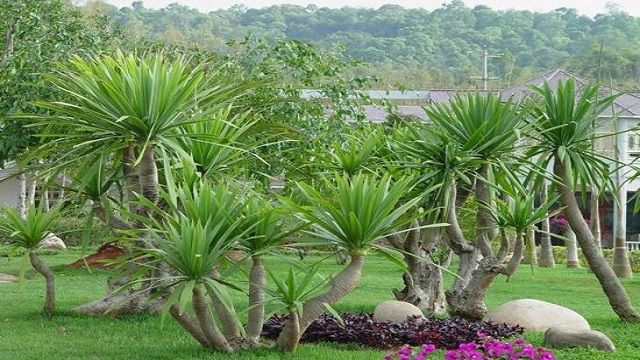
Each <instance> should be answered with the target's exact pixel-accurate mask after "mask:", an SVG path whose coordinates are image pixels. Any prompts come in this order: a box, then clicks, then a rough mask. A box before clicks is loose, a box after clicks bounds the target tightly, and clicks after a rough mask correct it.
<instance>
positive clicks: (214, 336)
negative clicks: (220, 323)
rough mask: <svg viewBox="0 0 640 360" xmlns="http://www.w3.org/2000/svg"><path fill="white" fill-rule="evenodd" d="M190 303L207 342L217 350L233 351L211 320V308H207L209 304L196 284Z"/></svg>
mask: <svg viewBox="0 0 640 360" xmlns="http://www.w3.org/2000/svg"><path fill="white" fill-rule="evenodd" d="M192 305H193V312H194V313H195V315H196V318H197V319H198V324H200V329H202V332H203V334H204V336H205V338H206V339H207V342H208V343H209V344H211V345H212V347H213V348H214V349H216V350H219V351H224V352H233V348H232V347H231V345H229V343H228V342H227V339H225V337H224V336H223V335H222V333H221V332H220V329H218V327H217V326H216V323H215V322H214V320H213V315H212V314H211V310H209V305H207V301H206V299H205V296H204V294H203V293H202V290H200V288H199V287H198V286H194V287H193V291H192Z"/></svg>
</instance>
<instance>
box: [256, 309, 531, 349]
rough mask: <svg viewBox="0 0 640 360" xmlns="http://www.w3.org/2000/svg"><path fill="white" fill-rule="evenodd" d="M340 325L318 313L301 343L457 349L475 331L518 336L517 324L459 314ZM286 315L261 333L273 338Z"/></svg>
mask: <svg viewBox="0 0 640 360" xmlns="http://www.w3.org/2000/svg"><path fill="white" fill-rule="evenodd" d="M340 317H341V318H342V321H343V324H341V323H340V321H338V319H336V318H335V317H334V316H332V315H329V314H324V315H321V316H320V317H319V318H318V319H316V320H315V321H314V322H313V323H312V324H311V326H309V328H308V329H307V330H306V331H305V333H304V334H303V335H302V338H301V340H300V341H301V342H307V343H312V342H336V343H352V344H360V345H362V346H366V347H370V348H374V349H392V348H397V347H399V346H402V345H405V344H406V345H410V346H419V345H422V344H433V345H435V346H436V347H437V348H438V349H457V348H458V346H459V345H460V344H463V343H469V342H472V341H476V340H479V337H478V336H479V335H478V334H484V335H485V336H490V337H491V338H494V339H502V338H509V337H513V336H517V335H521V334H522V333H523V332H524V329H523V328H522V327H519V326H509V325H505V324H493V323H491V322H487V321H468V320H464V319H462V318H459V317H451V318H446V319H438V318H434V317H428V318H424V319H423V320H422V321H420V319H417V318H416V319H409V321H407V322H404V323H400V324H397V323H387V322H378V321H374V320H373V316H372V314H367V313H356V314H351V313H343V314H340ZM287 318H288V316H287V315H274V316H272V317H271V318H269V319H268V320H267V322H266V323H265V324H264V326H263V328H262V329H263V331H262V335H263V336H264V337H265V338H267V339H276V338H277V337H278V335H279V334H280V331H282V328H283V326H284V323H285V321H286V320H287Z"/></svg>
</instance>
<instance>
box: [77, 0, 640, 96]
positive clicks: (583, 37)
mask: <svg viewBox="0 0 640 360" xmlns="http://www.w3.org/2000/svg"><path fill="white" fill-rule="evenodd" d="M85 7H87V8H89V7H90V8H91V9H93V10H95V9H97V8H101V9H102V11H104V12H106V13H107V14H108V16H109V17H110V18H111V19H112V20H113V21H116V22H117V23H119V24H121V25H122V26H123V29H124V30H125V31H126V32H127V33H128V34H130V36H131V37H143V38H147V39H150V40H153V41H161V42H169V43H183V44H197V45H199V46H201V47H204V48H207V49H211V50H216V51H224V49H225V43H226V42H227V41H228V40H230V39H238V38H242V37H244V36H246V35H248V34H255V35H259V36H266V37H270V38H282V37H288V38H294V39H299V40H302V41H305V42H310V43H313V44H317V45H319V46H323V47H328V48H334V47H336V46H337V45H338V44H342V45H343V46H344V49H345V50H344V53H345V54H346V55H348V56H350V57H352V58H355V59H360V60H362V61H363V62H365V63H366V65H364V66H363V69H362V70H361V71H368V72H373V73H375V74H377V75H378V76H379V77H381V79H382V80H383V82H384V83H386V84H389V85H395V84H400V85H402V86H405V87H414V88H415V87H425V86H430V87H436V86H437V87H461V86H464V87H469V86H479V85H480V83H479V82H478V81H476V80H472V79H471V77H472V76H480V75H482V67H483V56H482V53H483V49H486V50H487V54H489V55H496V57H490V58H488V61H487V67H488V71H489V74H490V75H491V76H495V77H498V78H499V80H496V81H499V82H500V83H496V82H492V83H491V86H492V87H495V86H506V85H508V84H512V83H515V82H518V81H522V80H524V79H526V78H528V77H531V76H532V75H533V74H538V73H540V72H543V71H547V70H550V69H556V68H564V69H567V70H569V71H572V72H575V73H578V74H581V75H583V76H586V77H590V78H594V79H595V78H599V79H603V80H606V81H607V82H609V81H613V82H614V83H615V84H617V85H619V86H622V87H628V88H632V87H637V85H636V84H637V83H638V81H640V47H639V46H638V45H639V44H640V18H636V17H633V16H630V15H628V14H627V13H625V12H622V11H618V10H615V9H614V10H610V12H609V13H608V14H603V15H597V16H596V17H595V18H589V17H587V16H580V15H578V13H577V12H576V10H575V9H568V8H559V9H556V10H555V11H553V12H548V13H535V12H530V11H515V10H508V11H497V10H493V9H491V8H489V7H487V6H482V5H480V6H476V7H473V8H470V7H467V6H466V5H464V3H463V2H462V1H459V0H454V1H452V2H451V3H450V4H447V5H443V6H442V7H441V8H438V9H436V10H434V11H427V10H420V9H405V8H403V7H401V6H397V5H386V6H383V7H381V8H379V9H377V10H374V9H361V8H351V7H343V8H340V9H334V8H323V7H317V6H307V7H302V6H297V5H281V6H271V7H266V8H263V9H247V8H245V7H242V6H236V7H233V8H230V9H229V10H218V11H212V12H210V13H208V14H205V13H201V12H198V11H197V10H194V9H190V8H188V7H185V6H181V5H178V4H172V5H169V6H168V7H167V8H165V9H161V10H151V9H147V8H144V6H143V5H142V2H140V1H139V2H134V3H133V6H132V7H129V8H122V9H117V8H115V7H113V6H111V5H106V4H103V3H92V4H90V5H85ZM498 55H499V57H497V56H498Z"/></svg>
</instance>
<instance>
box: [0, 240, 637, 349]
mask: <svg viewBox="0 0 640 360" xmlns="http://www.w3.org/2000/svg"><path fill="white" fill-rule="evenodd" d="M80 256H81V253H80V251H79V250H67V251H62V252H58V253H55V254H49V255H44V256H43V259H44V261H45V262H46V263H47V264H49V265H50V266H52V267H53V268H54V271H55V273H56V276H57V290H58V297H57V300H58V301H57V309H58V314H57V315H56V316H54V317H53V318H50V319H48V318H43V317H42V316H41V315H40V312H41V310H42V305H43V301H44V281H43V279H42V278H41V277H40V276H39V274H37V273H35V272H33V271H31V270H29V271H27V273H26V280H24V281H23V282H21V283H0V359H34V360H35V359H38V360H39V359H50V360H56V359H61V360H62V359H65V360H70V359H90V360H103V359H104V360H107V359H109V360H111V359H127V360H128V359H265V360H271V359H282V358H300V359H354V360H358V359H382V358H383V356H384V355H385V354H387V353H389V351H374V350H368V349H362V348H360V347H358V346H345V345H335V344H304V345H302V346H301V347H300V348H299V351H298V352H297V353H296V354H295V355H287V354H282V353H280V352H278V351H277V350H272V349H262V350H255V351H248V352H239V353H237V354H220V353H215V352H211V351H208V350H204V349H202V348H201V347H200V346H199V345H198V344H197V343H196V342H195V341H194V340H192V339H191V337H190V336H189V335H188V334H186V333H185V332H184V331H183V330H182V329H180V328H179V327H178V326H177V325H176V324H175V323H174V322H173V320H172V319H171V318H170V317H167V318H165V319H164V320H163V319H162V317H161V316H159V315H139V316H126V317H119V318H108V317H87V316H81V315H78V314H74V313H73V312H72V311H71V309H73V308H74V307H76V306H78V305H81V304H84V303H86V302H88V301H91V300H94V299H97V298H99V297H100V296H102V295H103V294H104V291H105V290H106V281H107V278H108V277H109V276H112V275H114V273H113V272H112V271H105V270H95V269H93V270H88V269H84V268H83V269H74V270H69V269H65V268H64V267H63V266H62V265H64V264H68V263H71V262H73V261H75V260H76V259H78V258H79V257H80ZM318 259H319V257H315V256H312V257H311V260H318ZM268 264H269V265H270V266H271V267H273V268H275V269H276V270H277V271H279V270H282V271H284V270H285V267H284V266H283V265H282V261H278V260H277V259H268ZM21 266H22V264H21V259H17V258H14V259H12V260H11V261H9V259H7V258H0V272H5V273H14V274H16V273H18V271H19V270H20V268H21ZM340 268H341V266H340V265H337V264H336V263H335V261H334V260H333V258H328V259H327V261H326V262H325V264H324V266H323V268H322V272H323V273H324V274H331V273H335V272H337V271H339V270H340ZM227 276H234V277H236V278H237V279H238V281H242V280H241V279H243V276H242V275H241V274H240V271H238V270H229V271H228V274H227ZM450 280H451V279H450V278H449V279H447V281H450ZM622 282H623V284H624V285H625V286H626V288H627V291H628V293H629V295H630V297H631V298H632V301H633V302H634V305H635V306H636V308H638V309H640V280H639V279H623V280H622ZM401 287H402V281H401V272H400V271H399V270H398V269H396V268H394V267H393V265H391V264H390V263H388V262H386V261H385V260H384V259H382V258H380V257H376V256H371V257H369V258H368V259H367V262H366V264H365V271H364V274H363V278H362V281H361V284H360V286H359V287H358V289H357V290H355V291H354V292H353V293H351V294H349V295H348V296H347V297H346V298H345V299H343V300H342V301H341V302H340V303H339V304H337V305H336V306H335V308H336V310H338V311H350V312H356V311H360V312H362V311H364V312H372V311H373V309H374V308H375V306H376V304H378V303H379V302H381V301H384V300H389V299H392V298H393V296H392V293H391V290H392V289H393V288H401ZM520 298H533V299H539V300H544V301H549V302H552V303H555V304H559V305H562V306H566V307H568V308H571V309H573V310H575V311H577V312H578V313H580V314H582V315H583V316H585V318H587V320H589V322H590V323H591V325H592V328H593V329H595V330H599V331H602V332H604V333H605V334H607V335H608V336H609V337H610V338H611V339H612V340H613V342H614V343H615V345H616V347H617V351H616V353H614V354H610V353H605V352H601V351H597V350H592V349H562V350H555V353H556V355H557V358H558V359H640V325H639V324H624V323H621V322H620V321H619V320H618V318H617V317H616V315H615V313H614V312H613V311H612V310H611V307H610V306H609V304H608V301H607V298H606V296H605V295H604V293H603V292H602V289H601V288H600V286H599V284H598V283H597V280H596V279H595V277H594V275H593V274H591V273H589V271H588V270H587V269H584V268H583V269H566V268H564V267H562V266H557V267H556V268H555V269H544V268H538V267H534V268H533V270H532V269H531V267H530V266H528V265H522V266H521V267H520V269H519V271H518V272H517V273H516V274H515V275H514V276H513V277H512V278H511V279H510V281H508V282H507V281H506V278H505V277H498V279H497V280H496V281H495V282H494V284H493V286H492V288H491V290H490V291H489V294H488V296H487V299H486V301H487V305H488V306H489V308H492V307H495V306H497V305H499V304H502V303H504V302H506V301H509V300H514V299H520ZM235 299H236V306H237V309H238V310H241V309H243V308H246V303H245V301H246V300H245V298H244V297H243V296H242V295H241V294H238V295H236V296H235ZM525 338H526V339H527V340H528V341H530V342H532V343H534V344H536V345H541V344H542V339H543V336H542V334H536V333H527V334H526V335H525Z"/></svg>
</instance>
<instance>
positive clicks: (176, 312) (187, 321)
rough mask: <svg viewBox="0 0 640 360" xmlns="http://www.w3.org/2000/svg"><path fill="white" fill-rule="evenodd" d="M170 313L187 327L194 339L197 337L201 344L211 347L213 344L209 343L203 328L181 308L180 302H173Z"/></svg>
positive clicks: (184, 327) (181, 324)
mask: <svg viewBox="0 0 640 360" xmlns="http://www.w3.org/2000/svg"><path fill="white" fill-rule="evenodd" d="M169 313H170V314H171V316H172V317H173V318H174V319H175V320H176V321H177V322H178V324H180V326H182V328H183V329H185V330H186V331H187V332H188V333H189V334H191V336H193V338H194V339H196V340H197V341H198V342H199V343H200V345H202V346H204V347H206V348H211V344H209V340H207V337H206V336H204V333H203V332H202V329H201V328H200V326H199V325H198V324H196V322H195V321H194V320H193V319H192V318H191V317H190V316H189V314H187V313H185V312H183V311H182V310H180V306H179V305H178V304H173V305H171V307H170V308H169Z"/></svg>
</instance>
